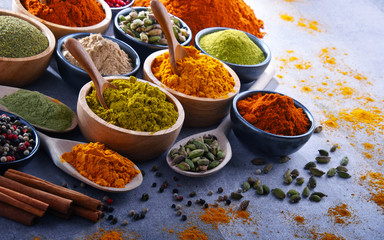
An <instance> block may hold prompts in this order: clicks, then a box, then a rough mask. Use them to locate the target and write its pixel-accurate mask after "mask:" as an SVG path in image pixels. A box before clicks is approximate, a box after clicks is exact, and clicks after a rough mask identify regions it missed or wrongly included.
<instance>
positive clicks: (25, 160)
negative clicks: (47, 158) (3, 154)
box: [0, 110, 40, 174]
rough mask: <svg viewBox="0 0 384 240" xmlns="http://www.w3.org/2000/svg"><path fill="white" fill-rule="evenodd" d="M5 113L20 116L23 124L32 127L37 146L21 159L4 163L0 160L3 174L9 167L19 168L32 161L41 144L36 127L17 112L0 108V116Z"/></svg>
mask: <svg viewBox="0 0 384 240" xmlns="http://www.w3.org/2000/svg"><path fill="white" fill-rule="evenodd" d="M3 114H5V115H7V116H9V117H14V118H18V119H19V120H20V122H21V123H22V124H24V125H26V126H28V127H29V128H31V129H32V132H33V139H34V140H35V146H34V148H33V149H32V151H30V153H29V155H28V156H26V157H24V158H21V159H18V160H15V161H11V162H4V163H2V162H0V174H3V173H4V172H5V171H6V170H7V169H10V168H13V169H17V168H19V167H22V166H25V165H26V164H28V163H29V162H31V161H32V160H33V159H34V157H35V155H36V152H37V150H38V149H39V146H40V138H39V135H37V131H36V129H35V128H34V127H33V126H32V125H31V124H30V123H29V122H27V121H25V120H24V119H23V118H21V117H19V116H17V115H15V114H12V113H9V112H5V111H2V110H0V116H1V115H3Z"/></svg>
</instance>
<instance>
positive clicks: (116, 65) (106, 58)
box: [55, 33, 140, 91]
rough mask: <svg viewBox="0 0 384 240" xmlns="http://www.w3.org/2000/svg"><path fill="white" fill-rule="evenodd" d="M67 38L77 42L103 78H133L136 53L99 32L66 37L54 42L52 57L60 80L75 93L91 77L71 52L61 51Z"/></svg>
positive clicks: (74, 34) (137, 60)
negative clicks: (54, 59) (53, 56)
mask: <svg viewBox="0 0 384 240" xmlns="http://www.w3.org/2000/svg"><path fill="white" fill-rule="evenodd" d="M68 38H74V39H77V40H78V41H79V42H80V43H81V44H82V45H83V47H84V48H85V50H86V51H87V53H88V54H89V55H90V57H91V59H92V61H93V62H94V63H95V65H96V68H97V69H98V70H99V72H100V73H101V74H102V75H103V76H104V77H107V76H124V77H129V76H135V75H136V74H137V72H138V70H139V68H140V57H139V55H138V54H137V52H136V51H135V50H134V49H133V48H132V47H131V46H129V45H128V44H126V43H125V42H123V41H121V40H119V39H116V38H113V37H109V36H105V35H101V34H99V33H98V34H93V33H73V34H69V35H66V36H64V37H61V38H60V39H59V40H58V41H57V45H56V49H55V58H56V62H57V67H58V70H59V74H60V76H61V78H62V79H63V80H64V81H66V82H67V83H68V84H69V85H70V86H71V87H73V88H74V89H76V90H78V91H80V89H81V88H82V87H83V86H84V85H85V84H86V83H88V82H89V81H91V78H90V77H89V75H88V73H87V72H86V71H85V70H84V69H83V68H82V67H81V65H80V64H79V63H78V62H77V60H76V59H75V58H74V57H73V56H72V55H71V53H69V52H68V50H66V49H65V47H64V43H65V41H66V40H67V39H68Z"/></svg>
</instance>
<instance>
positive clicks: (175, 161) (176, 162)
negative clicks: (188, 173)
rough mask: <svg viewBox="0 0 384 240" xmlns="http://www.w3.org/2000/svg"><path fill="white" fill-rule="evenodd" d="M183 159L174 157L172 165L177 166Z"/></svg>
mask: <svg viewBox="0 0 384 240" xmlns="http://www.w3.org/2000/svg"><path fill="white" fill-rule="evenodd" d="M184 159H185V157H184V156H183V155H177V157H175V158H174V159H173V160H172V165H176V164H179V163H181V162H182V161H184Z"/></svg>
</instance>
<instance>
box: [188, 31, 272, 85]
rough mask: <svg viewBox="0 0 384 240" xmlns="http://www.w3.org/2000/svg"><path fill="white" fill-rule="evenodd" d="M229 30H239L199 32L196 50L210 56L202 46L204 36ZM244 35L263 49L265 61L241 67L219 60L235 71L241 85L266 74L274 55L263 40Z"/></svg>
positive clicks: (248, 34)
mask: <svg viewBox="0 0 384 240" xmlns="http://www.w3.org/2000/svg"><path fill="white" fill-rule="evenodd" d="M228 29H232V30H238V29H233V28H226V27H211V28H205V29H203V30H201V31H199V32H198V33H197V34H196V36H195V48H197V49H198V50H200V51H201V52H202V53H204V54H207V55H209V54H208V53H207V52H206V51H204V49H203V48H202V47H201V46H200V39H201V37H203V36H204V35H207V34H211V33H214V32H217V31H224V30H228ZM238 31H240V30H238ZM242 32H244V31H242ZM244 33H245V34H247V36H248V37H249V39H251V40H252V41H253V42H254V43H255V44H256V45H257V46H258V47H259V48H260V49H261V51H263V53H264V56H265V60H264V61H263V62H261V63H259V64H255V65H240V64H234V63H230V62H226V61H222V60H221V59H219V60H220V61H222V62H224V63H225V64H227V65H228V66H229V67H230V68H232V69H233V71H235V73H236V74H237V76H238V77H239V78H240V82H241V83H249V82H252V81H254V80H256V79H257V78H258V77H259V76H260V75H261V74H262V73H263V72H264V70H265V69H266V68H267V67H268V64H269V63H270V62H271V58H272V56H271V55H272V54H271V50H270V49H269V47H268V45H267V44H265V43H264V42H263V41H262V40H260V39H259V38H258V37H256V36H254V35H252V34H250V33H247V32H244ZM210 56H211V55H210ZM212 57H213V56H212Z"/></svg>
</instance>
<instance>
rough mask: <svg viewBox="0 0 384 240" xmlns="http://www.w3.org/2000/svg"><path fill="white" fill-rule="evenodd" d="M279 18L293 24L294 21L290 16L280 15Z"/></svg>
mask: <svg viewBox="0 0 384 240" xmlns="http://www.w3.org/2000/svg"><path fill="white" fill-rule="evenodd" d="M280 18H281V19H283V20H285V21H288V22H293V21H294V20H295V19H294V18H293V17H292V16H289V15H287V14H280Z"/></svg>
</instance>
